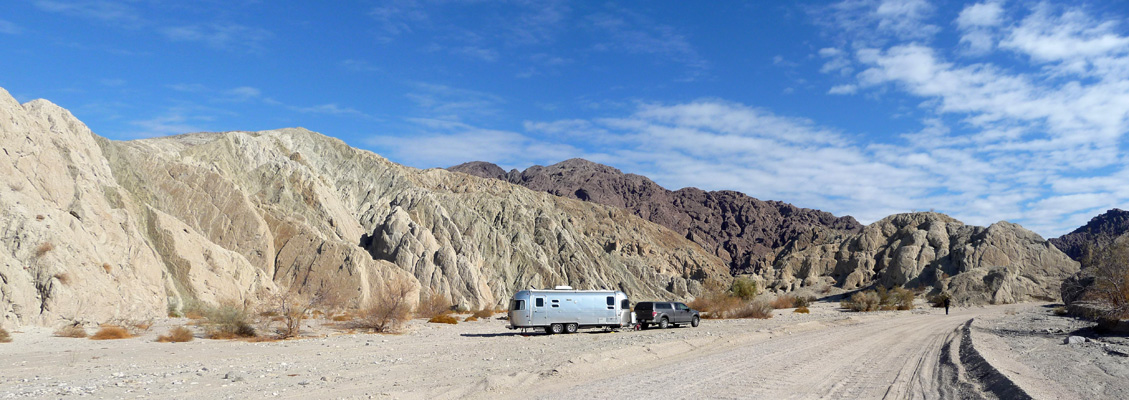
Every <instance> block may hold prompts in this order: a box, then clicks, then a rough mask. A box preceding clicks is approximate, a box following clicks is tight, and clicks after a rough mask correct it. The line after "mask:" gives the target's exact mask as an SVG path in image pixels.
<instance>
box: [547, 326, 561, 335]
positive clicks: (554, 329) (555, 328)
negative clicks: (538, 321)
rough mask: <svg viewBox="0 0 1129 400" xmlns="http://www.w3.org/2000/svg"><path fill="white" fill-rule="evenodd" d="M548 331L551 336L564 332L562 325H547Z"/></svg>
mask: <svg viewBox="0 0 1129 400" xmlns="http://www.w3.org/2000/svg"><path fill="white" fill-rule="evenodd" d="M549 329H550V330H551V332H549V333H552V334H559V333H563V332H564V325H561V324H552V325H549Z"/></svg>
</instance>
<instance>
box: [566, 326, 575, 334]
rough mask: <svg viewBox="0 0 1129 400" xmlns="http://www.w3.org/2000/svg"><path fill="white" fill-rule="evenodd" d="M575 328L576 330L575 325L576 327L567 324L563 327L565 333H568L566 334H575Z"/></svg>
mask: <svg viewBox="0 0 1129 400" xmlns="http://www.w3.org/2000/svg"><path fill="white" fill-rule="evenodd" d="M576 328H577V325H576V324H568V325H565V332H568V333H576Z"/></svg>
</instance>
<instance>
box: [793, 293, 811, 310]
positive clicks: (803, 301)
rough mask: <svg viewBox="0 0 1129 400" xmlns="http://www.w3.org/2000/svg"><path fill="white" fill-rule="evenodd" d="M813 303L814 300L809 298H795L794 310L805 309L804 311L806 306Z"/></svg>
mask: <svg viewBox="0 0 1129 400" xmlns="http://www.w3.org/2000/svg"><path fill="white" fill-rule="evenodd" d="M813 301H815V299H814V298H812V297H810V296H796V301H795V303H796V308H805V309H806V308H808V306H810V305H811V302H813Z"/></svg>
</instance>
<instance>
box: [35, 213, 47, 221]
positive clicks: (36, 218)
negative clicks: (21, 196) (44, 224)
mask: <svg viewBox="0 0 1129 400" xmlns="http://www.w3.org/2000/svg"><path fill="white" fill-rule="evenodd" d="M44 218H47V217H44V216H43V214H36V215H35V220H36V221H42V220H43V219H44Z"/></svg>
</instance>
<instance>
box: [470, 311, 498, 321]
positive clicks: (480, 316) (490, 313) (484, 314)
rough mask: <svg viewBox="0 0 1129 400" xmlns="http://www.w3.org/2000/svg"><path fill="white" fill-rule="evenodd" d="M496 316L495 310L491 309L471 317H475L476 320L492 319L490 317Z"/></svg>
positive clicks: (475, 313)
mask: <svg viewBox="0 0 1129 400" xmlns="http://www.w3.org/2000/svg"><path fill="white" fill-rule="evenodd" d="M494 314H495V312H494V310H491V309H489V308H483V309H481V310H478V311H475V312H474V314H472V315H471V316H472V317H474V318H475V319H490V317H493V316H494Z"/></svg>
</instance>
